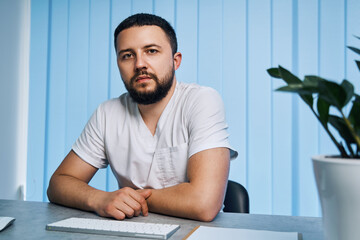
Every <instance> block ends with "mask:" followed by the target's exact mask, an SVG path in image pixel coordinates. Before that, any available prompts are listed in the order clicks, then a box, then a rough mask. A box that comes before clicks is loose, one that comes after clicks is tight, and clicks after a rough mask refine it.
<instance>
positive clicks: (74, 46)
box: [65, 0, 90, 149]
mask: <svg viewBox="0 0 360 240" xmlns="http://www.w3.org/2000/svg"><path fill="white" fill-rule="evenodd" d="M89 7H90V6H89V1H88V0H78V1H69V30H68V34H69V35H68V52H67V54H68V62H67V96H66V111H67V112H66V143H65V146H66V148H67V149H71V146H72V144H73V143H74V141H75V140H76V139H77V137H78V136H79V135H80V133H81V130H82V129H83V127H84V125H85V124H86V122H87V120H88V117H89V115H88V107H87V106H88V94H87V91H88V77H89V69H88V66H89V63H88V61H89Z"/></svg>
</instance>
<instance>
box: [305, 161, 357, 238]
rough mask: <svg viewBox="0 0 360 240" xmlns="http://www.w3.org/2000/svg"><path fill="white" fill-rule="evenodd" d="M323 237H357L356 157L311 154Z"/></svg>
mask: <svg viewBox="0 0 360 240" xmlns="http://www.w3.org/2000/svg"><path fill="white" fill-rule="evenodd" d="M312 160H313V167H314V174H315V179H316V185H317V189H318V193H319V196H320V202H321V209H322V216H323V227H324V235H325V239H326V240H359V239H360V159H342V158H330V157H326V156H323V155H322V156H314V157H313V158H312Z"/></svg>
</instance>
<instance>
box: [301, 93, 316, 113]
mask: <svg viewBox="0 0 360 240" xmlns="http://www.w3.org/2000/svg"><path fill="white" fill-rule="evenodd" d="M300 97H301V98H302V100H304V102H305V103H306V104H307V105H308V106H309V107H310V108H311V109H312V108H313V104H314V98H313V96H312V95H311V94H300Z"/></svg>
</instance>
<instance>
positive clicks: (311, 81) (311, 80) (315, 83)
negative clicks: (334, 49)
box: [304, 75, 326, 88]
mask: <svg viewBox="0 0 360 240" xmlns="http://www.w3.org/2000/svg"><path fill="white" fill-rule="evenodd" d="M324 81H326V80H325V79H323V78H321V77H318V76H314V75H307V76H305V79H304V85H305V86H308V87H314V88H317V87H319V82H324Z"/></svg>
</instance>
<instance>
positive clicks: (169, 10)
mask: <svg viewBox="0 0 360 240" xmlns="http://www.w3.org/2000/svg"><path fill="white" fill-rule="evenodd" d="M175 1H176V0H154V12H153V13H154V14H156V15H159V16H161V17H162V18H164V19H166V21H168V22H169V23H170V24H171V26H173V27H174V28H176V24H175V12H176V5H175Z"/></svg>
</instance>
